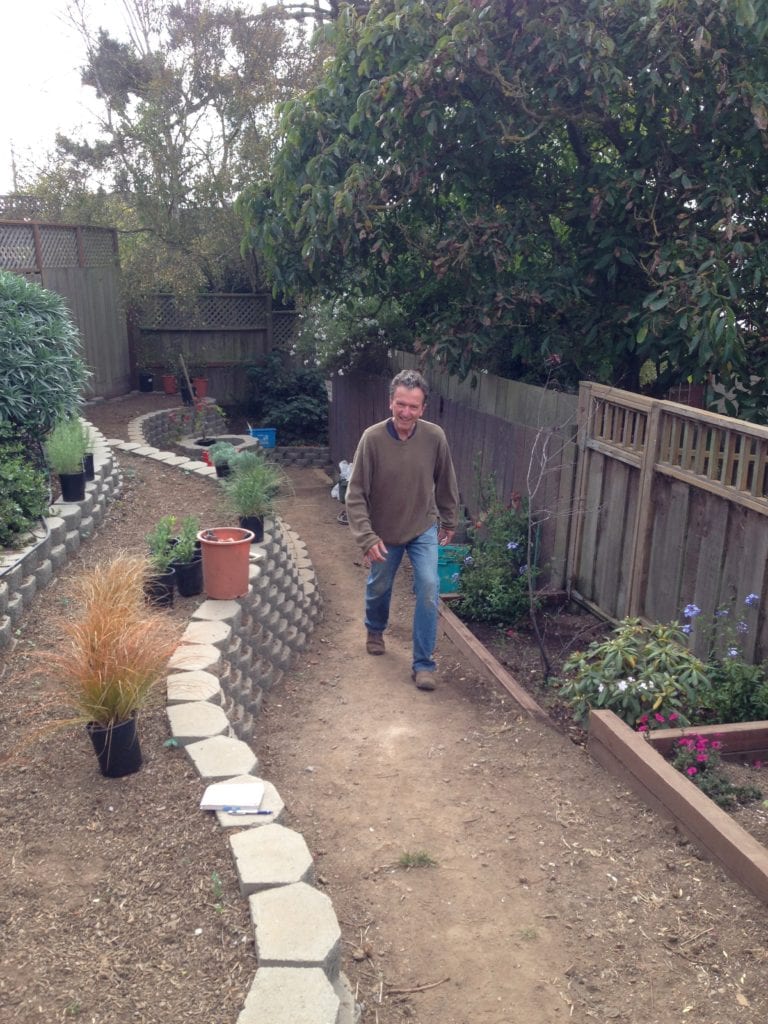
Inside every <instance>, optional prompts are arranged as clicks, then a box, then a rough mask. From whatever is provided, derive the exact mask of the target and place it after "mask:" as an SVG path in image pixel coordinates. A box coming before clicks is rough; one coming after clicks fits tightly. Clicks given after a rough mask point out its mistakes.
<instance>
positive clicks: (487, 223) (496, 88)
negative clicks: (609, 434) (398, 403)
mask: <svg viewBox="0 0 768 1024" xmlns="http://www.w3.org/2000/svg"><path fill="white" fill-rule="evenodd" d="M758 6H759V12H760V13H759V15H758V13H756V11H757V9H758ZM767 28H768V12H766V11H765V5H764V4H759V5H757V4H755V5H753V3H752V2H751V0H706V2H705V0H560V2H553V0H506V2H499V0H494V2H490V0H447V2H445V0H441V2H436V0H378V2H375V3H374V4H373V5H372V7H371V10H370V12H369V14H368V15H367V17H364V18H363V17H358V16H357V15H356V14H355V12H354V11H352V10H346V11H344V12H343V13H342V15H341V17H340V18H339V19H338V20H337V22H336V23H335V24H334V26H333V27H332V28H330V29H328V30H327V31H329V32H330V33H331V38H332V43H333V47H334V52H335V56H334V59H333V61H332V62H331V63H329V65H328V66H327V68H326V73H325V76H324V79H323V80H322V82H321V83H320V84H319V85H318V86H317V87H316V88H314V89H312V90H310V91H309V92H307V93H306V94H305V95H302V96H300V97H299V98H295V99H292V100H290V101H288V102H287V103H286V104H284V106H283V108H282V121H281V145H280V149H279V151H278V153H277V156H276V158H275V160H274V163H273V167H272V172H271V175H270V177H269V179H268V180H262V181H256V182H255V183H254V184H253V185H252V186H251V187H250V188H249V190H248V191H247V192H246V194H245V196H244V197H243V209H244V211H245V213H246V217H247V222H248V230H249V237H250V240H251V242H252V244H253V245H254V247H255V248H256V250H257V251H259V252H260V253H261V254H262V256H263V258H264V259H265V260H266V261H267V263H268V266H269V271H270V275H271V278H272V280H273V282H274V285H275V287H276V288H277V289H278V290H279V291H283V292H288V293H290V292H293V293H303V294H305V295H312V296H315V297H317V296H327V297H336V298H338V297H339V296H350V297H352V296H355V295H379V296H383V297H394V298H396V299H397V300H398V302H399V303H400V304H401V305H402V306H403V307H404V309H405V311H406V314H407V316H408V318H409V321H410V323H411V324H412V325H413V328H414V332H415V340H416V345H417V347H420V348H421V349H422V350H423V351H424V352H426V353H429V354H430V355H432V356H433V357H437V358H440V359H442V360H444V361H445V362H446V363H447V364H448V366H449V367H451V368H452V369H453V370H455V371H457V372H459V373H460V374H466V373H467V372H468V371H469V370H470V369H472V368H480V367H487V368H489V369H494V370H497V371H500V372H507V373H510V374H517V375H523V376H527V377H528V378H529V379H536V378H537V377H539V378H540V377H541V376H542V375H543V374H544V373H545V372H549V373H551V372H552V370H553V368H554V370H555V372H556V373H558V374H559V375H560V376H561V378H562V379H563V380H564V381H569V382H573V381H575V380H577V379H578V378H579V377H587V378H592V379H599V380H604V381H608V382H613V383H616V384H619V385H623V386H627V387H636V386H637V385H638V382H639V380H640V375H641V368H642V369H644V370H645V371H646V372H648V371H649V370H650V373H649V376H650V377H652V378H653V377H654V376H655V384H654V387H655V388H656V390H657V391H658V392H659V393H662V392H663V391H664V390H666V388H667V387H668V386H669V385H670V384H671V383H674V382H677V381H680V380H683V379H692V380H696V381H701V380H705V379H708V378H710V375H714V376H715V377H716V378H717V380H718V381H719V382H720V383H721V384H722V385H723V387H725V388H726V389H728V388H731V387H733V386H734V385H738V386H740V387H741V388H746V389H747V390H748V391H750V392H752V393H753V395H754V396H755V397H758V398H759V397H760V396H763V395H765V393H766V391H768V385H766V381H765V377H766V369H767V367H766V362H767V361H766V346H765V340H766V328H765V319H766V296H765V292H766V288H765V281H766V273H768V223H766V198H765V196H766V186H768V47H766V42H765V36H766V29H767ZM654 371H655V374H654ZM756 378H759V379H757V380H756ZM743 398H744V401H743V402H742V411H744V410H746V409H747V406H748V405H749V398H748V396H747V395H744V396H743Z"/></svg>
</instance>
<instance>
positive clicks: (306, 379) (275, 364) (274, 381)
mask: <svg viewBox="0 0 768 1024" xmlns="http://www.w3.org/2000/svg"><path fill="white" fill-rule="evenodd" d="M246 372H247V374H248V377H249V379H250V381H251V385H252V395H251V400H250V402H249V405H248V410H247V411H248V416H249V417H250V418H252V419H255V420H256V422H257V424H258V425H260V426H265V427H276V428H277V432H278V436H279V438H280V443H281V444H282V443H285V444H298V443H308V442H311V443H315V444H318V443H325V441H326V440H327V439H328V391H327V389H326V386H325V380H324V378H323V375H322V373H321V372H320V371H319V370H317V369H314V368H302V369H295V368H293V367H292V366H290V365H289V364H288V363H287V362H286V361H285V359H284V357H283V356H281V355H280V353H279V352H271V353H270V354H269V355H268V356H267V357H266V359H265V360H264V362H263V363H260V364H259V365H258V366H250V367H248V370H247V371H246Z"/></svg>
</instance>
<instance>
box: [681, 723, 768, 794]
mask: <svg viewBox="0 0 768 1024" xmlns="http://www.w3.org/2000/svg"><path fill="white" fill-rule="evenodd" d="M721 749H722V743H720V741H719V740H716V739H709V738H708V737H706V736H683V737H681V739H679V740H678V741H677V743H676V744H675V746H674V748H673V753H672V766H673V767H674V768H677V770H678V771H680V772H682V773H683V774H684V775H685V776H686V777H687V778H689V779H690V780H691V782H693V783H694V785H696V786H698V787H699V789H700V790H701V791H702V793H706V795H707V796H708V797H710V798H711V799H712V800H714V801H715V803H716V804H719V805H720V807H725V808H729V807H734V806H735V805H736V804H746V803H749V802H750V801H752V800H760V799H761V798H762V793H761V792H760V790H759V789H757V788H756V787H755V786H735V785H734V784H733V783H732V782H730V780H729V779H728V778H727V777H726V775H725V774H724V773H723V768H722V759H721V756H720V750H721Z"/></svg>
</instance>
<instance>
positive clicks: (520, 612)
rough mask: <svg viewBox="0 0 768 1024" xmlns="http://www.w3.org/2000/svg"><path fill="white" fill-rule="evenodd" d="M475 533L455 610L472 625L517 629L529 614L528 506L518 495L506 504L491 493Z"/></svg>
mask: <svg viewBox="0 0 768 1024" xmlns="http://www.w3.org/2000/svg"><path fill="white" fill-rule="evenodd" d="M487 500H488V507H487V511H485V512H484V513H482V515H481V518H480V520H479V521H478V522H477V524H476V525H475V527H474V530H473V545H472V550H471V552H470V554H469V555H467V557H466V558H465V559H464V566H463V568H462V571H461V573H459V574H457V576H458V579H457V582H458V592H459V599H458V602H457V605H456V610H457V612H458V614H459V616H460V617H461V618H462V619H465V620H467V621H469V622H488V623H491V624H494V625H499V626H512V625H514V624H515V623H516V622H519V621H520V619H522V618H524V617H525V616H526V615H528V613H529V611H530V580H531V578H532V577H535V575H536V569H535V567H534V566H532V565H530V564H529V561H530V560H529V544H528V527H529V523H528V504H527V502H526V501H525V500H523V499H521V498H519V497H518V496H517V495H513V497H512V498H511V499H510V501H509V503H508V504H507V505H505V504H503V502H501V501H500V500H499V499H498V497H497V496H496V493H495V491H492V492H491V493H490V495H489V496H488V498H487Z"/></svg>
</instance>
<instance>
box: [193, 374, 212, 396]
mask: <svg viewBox="0 0 768 1024" xmlns="http://www.w3.org/2000/svg"><path fill="white" fill-rule="evenodd" d="M192 389H193V391H194V392H195V394H196V395H197V397H198V398H205V396H206V395H207V394H208V378H207V377H193V378H192Z"/></svg>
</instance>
